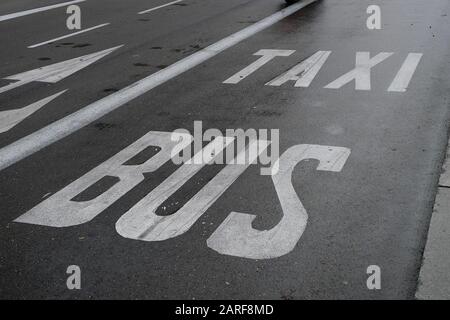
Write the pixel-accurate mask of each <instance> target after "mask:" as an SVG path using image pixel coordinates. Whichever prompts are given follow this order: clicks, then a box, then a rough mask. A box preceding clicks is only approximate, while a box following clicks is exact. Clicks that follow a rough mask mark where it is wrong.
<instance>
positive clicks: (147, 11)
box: [138, 0, 183, 14]
mask: <svg viewBox="0 0 450 320" xmlns="http://www.w3.org/2000/svg"><path fill="white" fill-rule="evenodd" d="M181 1H183V0H176V1H172V2H169V3H166V4H163V5H160V6H157V7H154V8H151V9H147V10H144V11H141V12H139V13H138V14H144V13H149V12H152V11H155V10H158V9H161V8H164V7H168V6H171V5H173V4H175V3H178V2H181Z"/></svg>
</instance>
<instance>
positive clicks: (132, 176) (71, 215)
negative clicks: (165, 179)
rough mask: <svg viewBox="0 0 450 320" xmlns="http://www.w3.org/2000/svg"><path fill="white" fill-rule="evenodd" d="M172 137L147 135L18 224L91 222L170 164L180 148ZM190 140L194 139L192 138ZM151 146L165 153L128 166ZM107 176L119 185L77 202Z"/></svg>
mask: <svg viewBox="0 0 450 320" xmlns="http://www.w3.org/2000/svg"><path fill="white" fill-rule="evenodd" d="M171 136H172V133H171V132H158V131H151V132H149V133H147V134H146V135H145V136H143V137H142V138H140V139H139V140H137V141H136V142H135V143H133V144H131V145H130V146H128V147H127V148H125V149H123V150H122V151H120V152H119V153H117V154H116V155H115V156H113V157H112V158H110V159H109V160H107V161H105V162H104V163H102V164H100V165H99V166H98V167H96V168H95V169H93V170H91V171H90V172H88V173H86V174H85V175H84V176H82V177H81V178H79V179H77V180H75V181H74V182H72V183H71V184H69V185H68V186H67V187H65V188H64V189H62V190H60V191H58V192H57V193H55V194H54V195H52V196H51V197H49V198H47V199H45V200H44V201H43V202H41V203H40V204H38V205H37V206H35V207H34V208H32V209H31V210H30V211H28V212H27V213H25V214H23V215H21V216H20V217H18V218H17V219H16V220H14V221H15V222H21V223H30V224H37V225H43V226H49V227H70V226H76V225H80V224H83V223H86V222H89V221H91V220H92V219H94V218H95V217H96V216H97V215H98V214H100V213H101V212H102V211H103V210H105V209H106V208H108V207H109V206H110V205H112V204H113V203H114V202H115V201H117V200H118V199H119V198H120V197H122V196H123V195H124V194H126V193H127V192H128V191H130V190H131V189H133V188H134V187H135V186H137V185H138V184H139V183H140V182H142V181H143V180H144V173H150V172H154V171H156V170H157V169H158V168H159V167H161V166H162V165H163V164H164V163H166V162H167V161H169V160H170V158H171V150H172V149H173V148H174V147H175V146H176V144H177V142H176V141H172V140H171ZM186 138H187V139H189V138H192V137H190V135H188V137H186ZM149 146H156V147H160V148H161V150H159V152H158V153H157V154H156V155H154V156H153V157H151V158H150V159H148V160H147V161H145V162H144V163H141V164H136V165H126V163H127V162H128V160H130V159H132V158H133V157H134V156H136V155H138V154H139V153H140V152H142V151H143V150H145V149H146V148H147V147H149ZM106 176H112V177H117V178H118V179H119V181H118V182H117V183H116V184H114V185H113V186H111V187H110V188H109V189H108V190H106V191H104V192H103V193H102V194H100V195H98V196H96V197H95V198H93V199H89V200H86V201H74V200H73V199H74V198H75V197H76V196H77V195H79V194H81V193H82V192H83V191H85V190H86V189H88V188H89V187H91V186H92V185H94V184H95V183H96V182H98V181H100V180H101V179H102V178H104V177H106Z"/></svg>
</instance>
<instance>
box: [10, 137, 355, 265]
mask: <svg viewBox="0 0 450 320" xmlns="http://www.w3.org/2000/svg"><path fill="white" fill-rule="evenodd" d="M178 137H179V138H182V139H183V141H190V142H191V143H192V141H193V140H194V139H193V137H192V136H191V135H190V134H182V133H178ZM234 140H235V137H223V136H217V137H216V138H215V139H214V140H213V141H212V142H210V143H209V144H208V145H207V146H206V147H204V148H203V149H201V150H199V151H198V152H197V153H196V154H195V155H194V157H193V158H192V159H190V160H191V161H187V162H186V163H184V164H183V165H182V166H181V167H179V168H178V169H177V170H175V172H174V173H172V174H171V175H170V176H169V177H168V178H167V179H165V180H164V181H163V182H162V183H161V184H159V185H158V186H157V187H156V188H154V189H153V190H152V191H151V192H150V193H148V194H147V195H146V196H145V197H144V198H142V199H141V200H140V201H139V202H138V203H136V204H135V205H134V206H133V207H132V208H131V209H129V210H128V211H127V212H126V213H125V214H123V215H122V216H121V217H120V219H119V220H118V221H117V222H116V231H117V232H118V233H119V234H120V235H122V236H123V237H125V238H129V239H135V240H143V241H163V240H167V239H170V238H174V237H177V236H180V235H182V234H183V233H185V232H186V231H188V230H189V229H190V228H191V227H192V226H193V225H194V224H195V222H196V221H197V220H198V219H199V218H200V217H201V216H202V215H203V214H204V213H205V212H206V210H208V208H210V207H211V205H212V204H214V203H215V202H216V201H217V199H218V198H219V197H220V196H221V195H222V194H223V193H224V192H225V191H226V190H227V189H228V188H229V187H230V186H231V185H232V184H233V183H234V182H235V181H236V179H237V178H239V176H240V175H241V174H243V173H244V171H245V170H246V169H247V168H248V166H249V165H250V164H252V163H253V162H255V160H256V158H257V157H258V156H259V154H261V153H262V152H263V151H264V150H265V149H267V147H268V146H269V145H270V143H271V142H270V141H266V140H256V139H253V140H251V141H250V142H249V144H248V146H243V148H241V149H240V150H239V153H238V155H237V156H236V158H235V159H238V158H239V157H242V156H243V154H247V153H248V152H249V150H254V149H257V150H258V152H257V153H254V152H250V155H249V159H248V161H246V162H245V163H244V164H231V163H228V164H227V165H226V166H225V168H223V169H222V170H221V171H220V172H219V173H218V174H217V175H216V176H215V177H214V178H213V179H211V180H210V181H209V182H208V183H207V184H206V185H205V186H204V187H203V188H202V189H201V190H200V191H198V192H197V193H196V194H195V195H194V196H193V197H192V198H191V199H189V200H188V201H187V202H186V203H185V204H184V205H183V206H182V207H181V208H179V209H178V210H177V211H176V212H175V213H173V214H170V215H157V214H156V210H157V209H158V208H159V207H160V206H161V205H162V204H163V203H164V202H165V201H167V199H169V198H170V197H171V196H172V195H173V194H175V193H176V192H177V191H178V190H179V189H180V188H181V187H182V186H184V185H185V184H186V183H187V182H188V181H189V180H190V179H191V178H192V177H193V176H194V175H195V174H197V173H198V172H199V171H200V170H201V169H202V168H203V167H204V166H205V165H206V164H208V163H214V160H215V159H216V158H217V157H221V156H223V155H222V152H223V151H224V150H225V149H226V148H227V147H228V146H233V148H234V145H232V144H231V143H232V142H233V141H234ZM177 144H178V140H174V139H172V133H170V132H157V131H151V132H149V133H147V134H146V135H145V136H144V137H142V138H141V139H139V140H138V141H136V142H135V143H133V144H131V145H130V146H128V147H127V148H125V149H123V150H122V151H120V152H119V153H118V154H116V155H115V156H113V157H112V158H110V159H109V160H107V161H105V162H104V163H102V164H101V165H99V166H97V167H96V168H94V169H93V170H91V171H90V172H88V173H86V174H85V175H84V176H82V177H81V178H79V179H77V180H76V181H74V182H72V183H71V184H69V185H68V186H66V187H65V188H63V189H62V190H60V191H58V192H57V193H55V194H54V195H52V196H51V197H49V198H47V199H45V200H44V201H43V202H41V203H40V204H38V205H37V206H35V207H34V208H32V209H31V210H29V211H28V212H27V213H25V214H23V215H21V216H20V217H18V218H17V219H16V220H14V222H20V223H29V224H37V225H44V226H50V227H70V226H75V225H80V224H83V223H86V222H89V221H91V220H92V219H94V218H95V217H96V216H97V215H99V214H100V213H101V212H102V211H104V210H105V209H106V208H108V207H109V206H111V205H112V204H113V203H115V202H116V201H117V200H119V199H120V198H121V197H122V196H124V195H125V194H126V193H127V192H129V191H131V190H132V189H133V188H134V187H136V186H137V185H138V184H139V183H141V182H142V181H143V180H144V179H145V178H144V174H145V173H150V172H155V171H156V170H158V168H160V167H161V166H163V165H164V164H165V163H166V162H167V161H169V159H171V156H172V149H173V148H174V147H175V146H176V145H177ZM152 146H153V147H159V148H160V150H159V151H158V152H157V153H156V154H155V155H153V156H152V157H151V158H150V159H147V160H146V161H145V162H143V163H138V164H133V163H130V160H131V159H133V158H135V157H136V156H137V155H139V154H141V152H143V151H144V150H146V149H147V148H148V147H152ZM190 147H191V146H190V145H189V146H187V148H190ZM350 153H351V151H350V149H348V148H342V147H329V146H320V145H303V144H302V145H297V146H293V147H291V148H289V149H288V150H287V151H286V152H284V153H283V155H282V156H281V157H280V158H279V159H277V161H276V162H275V163H274V164H273V165H272V167H271V170H272V181H273V184H274V186H275V190H276V192H277V195H278V198H279V200H280V203H281V208H282V210H283V218H282V219H281V221H280V222H279V223H278V224H277V225H276V226H275V227H273V228H272V229H270V230H266V231H259V230H255V229H253V228H252V221H253V220H254V219H255V217H256V216H254V215H248V214H243V213H237V212H231V214H230V215H229V216H228V217H227V218H226V219H225V221H224V222H223V223H222V224H221V225H220V226H219V228H218V229H217V230H216V231H215V232H214V233H213V234H212V235H211V237H210V238H209V239H208V242H207V245H208V246H209V247H210V248H212V249H213V250H215V251H217V252H219V253H221V254H226V255H232V256H237V257H243V258H249V259H271V258H276V257H280V256H282V255H285V254H287V253H289V252H290V251H292V250H293V249H294V248H295V246H296V244H297V242H298V241H299V240H300V237H301V236H302V234H303V231H304V229H305V227H306V223H307V219H308V214H307V212H306V210H305V208H304V207H303V205H302V203H301V201H300V199H299V198H298V196H297V194H296V191H295V189H294V187H293V185H292V182H291V179H292V173H293V171H294V169H295V167H296V166H297V164H298V163H299V162H301V161H303V160H306V159H316V160H319V165H318V166H317V170H322V171H333V172H340V171H341V170H342V168H343V166H344V165H345V163H346V161H347V159H348V157H349V156H350ZM188 162H189V163H188ZM235 162H236V161H235ZM105 177H115V178H116V181H115V182H114V183H113V184H112V185H111V186H109V187H108V188H107V189H106V190H104V191H102V192H101V194H97V193H96V194H92V195H90V198H89V199H85V200H76V198H77V197H78V196H80V195H81V194H83V193H84V192H86V190H88V189H89V188H91V187H92V186H93V185H95V184H96V183H98V182H99V181H101V180H102V179H103V178H105Z"/></svg>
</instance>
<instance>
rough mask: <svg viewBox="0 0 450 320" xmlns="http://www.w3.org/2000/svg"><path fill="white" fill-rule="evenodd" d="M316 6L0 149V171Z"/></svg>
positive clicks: (255, 27)
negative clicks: (235, 46)
mask: <svg viewBox="0 0 450 320" xmlns="http://www.w3.org/2000/svg"><path fill="white" fill-rule="evenodd" d="M313 2H316V0H306V1H301V2H298V3H296V4H293V5H290V6H289V7H286V8H284V9H282V10H280V11H278V12H276V13H274V14H272V15H270V16H268V17H267V18H264V19H262V20H261V21H258V22H257V23H254V24H252V25H251V26H248V27H247V28H245V29H242V30H240V31H238V32H236V33H234V34H232V35H230V36H228V37H226V38H224V39H222V40H220V41H218V42H216V43H214V44H212V45H210V46H208V47H206V48H204V49H202V50H200V51H198V52H196V53H193V54H192V55H190V56H188V57H186V58H184V59H182V60H180V61H178V62H176V63H174V64H172V65H170V66H168V67H167V68H165V69H163V70H161V71H158V72H156V73H154V74H151V75H150V76H148V77H146V78H144V79H142V80H139V81H137V82H135V83H133V84H131V85H129V86H128V87H125V88H123V89H121V90H119V91H117V92H115V93H113V94H111V95H109V96H107V97H104V98H102V99H100V100H98V101H96V102H93V103H91V104H89V105H87V106H85V107H83V108H81V109H80V110H78V111H76V112H74V113H72V114H70V115H68V116H66V117H65V118H62V119H60V120H58V121H55V122H53V123H51V124H49V125H48V126H46V127H44V128H42V129H40V130H38V131H36V132H34V133H32V134H30V135H28V136H26V137H23V138H22V139H19V140H17V141H16V142H14V143H12V144H10V145H7V146H6V147H3V148H2V149H0V170H3V169H5V168H7V167H9V166H10V165H12V164H14V163H16V162H18V161H20V160H22V159H24V158H25V157H27V156H29V155H32V154H33V153H35V152H37V151H39V150H41V149H42V148H45V147H46V146H48V145H50V144H52V143H54V142H56V141H58V140H61V139H62V138H64V137H67V136H68V135H69V134H71V133H73V132H76V131H77V130H79V129H81V128H83V127H85V126H87V125H88V124H90V123H92V122H93V121H96V120H97V119H99V118H101V117H103V116H104V115H106V114H108V113H110V112H112V111H114V110H115V109H117V108H119V107H121V106H123V105H124V104H126V103H128V102H130V101H131V100H133V99H135V98H137V97H139V96H141V95H143V94H144V93H146V92H148V91H150V90H151V89H153V88H155V87H157V86H159V85H161V84H163V83H165V82H167V81H169V80H171V79H173V78H175V77H176V76H178V75H180V74H182V73H184V72H186V71H188V70H190V69H192V68H194V67H195V66H197V65H199V64H201V63H203V62H205V61H207V60H208V59H210V58H212V57H214V56H216V55H218V54H219V53H221V52H222V51H224V50H226V49H228V48H231V47H232V46H234V45H236V44H238V43H239V42H241V41H243V40H245V39H247V38H249V37H251V36H253V35H255V34H256V33H258V32H260V31H262V30H264V29H266V28H268V27H270V26H272V25H273V24H275V23H277V22H278V21H280V20H282V19H284V18H286V17H287V16H290V15H292V14H294V13H295V12H297V11H299V10H300V9H302V8H304V7H306V6H307V5H309V4H311V3H313Z"/></svg>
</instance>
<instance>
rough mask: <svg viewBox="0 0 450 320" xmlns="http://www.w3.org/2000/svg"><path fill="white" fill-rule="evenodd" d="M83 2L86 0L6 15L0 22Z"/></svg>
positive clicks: (1, 17) (75, 0) (76, 0)
mask: <svg viewBox="0 0 450 320" xmlns="http://www.w3.org/2000/svg"><path fill="white" fill-rule="evenodd" d="M84 1H86V0H74V1H69V2H63V3H58V4H54V5H51V6H46V7H41V8H36V9H30V10H26V11H21V12H16V13H11V14H6V15H4V16H0V21H6V20H11V19H15V18H19V17H23V16H28V15H30V14H33V13H38V12H42V11H48V10H52V9H56V8H60V7H65V6H69V5H71V4H75V3H80V2H84Z"/></svg>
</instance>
